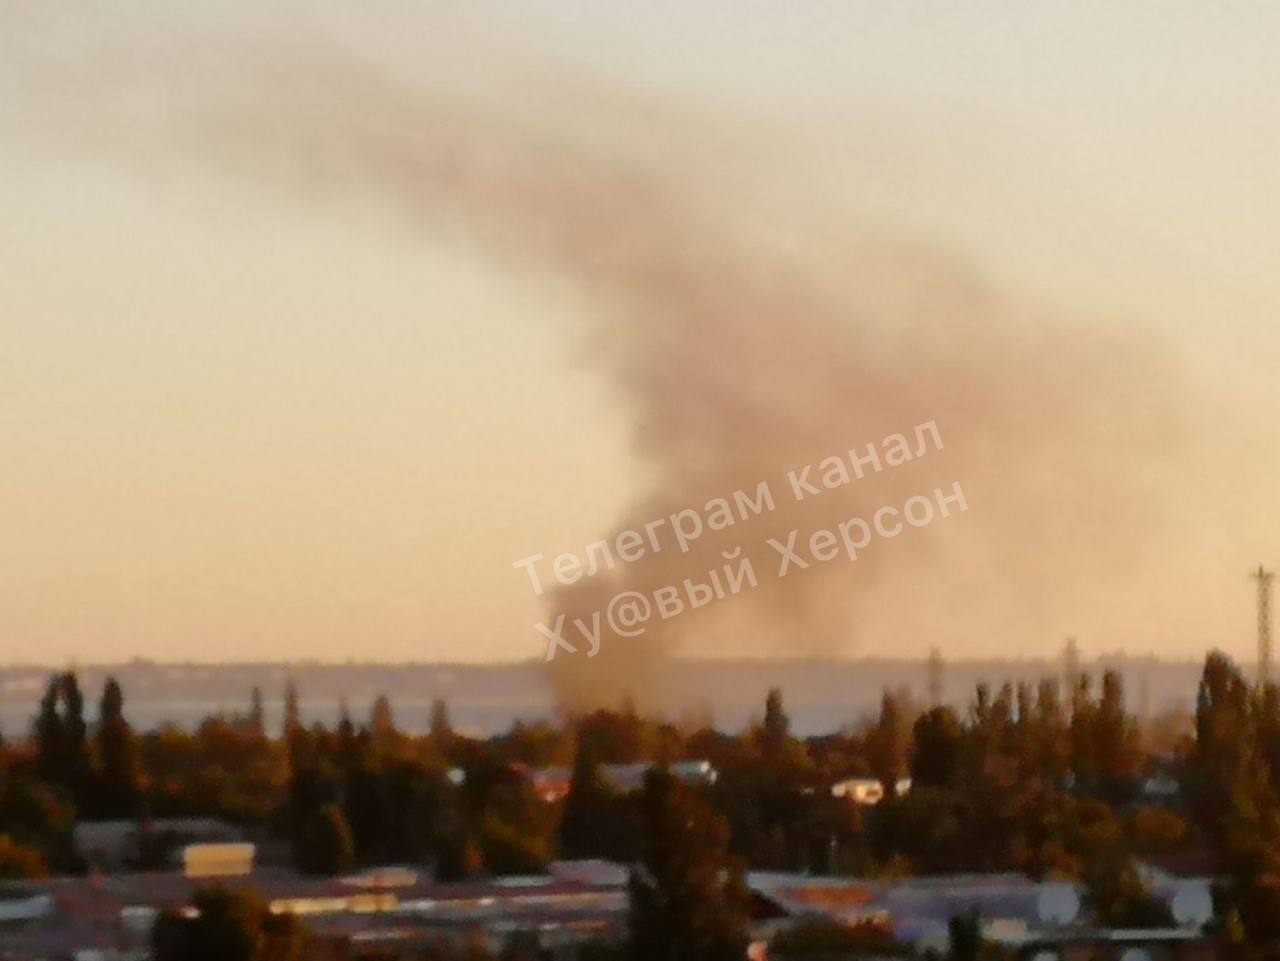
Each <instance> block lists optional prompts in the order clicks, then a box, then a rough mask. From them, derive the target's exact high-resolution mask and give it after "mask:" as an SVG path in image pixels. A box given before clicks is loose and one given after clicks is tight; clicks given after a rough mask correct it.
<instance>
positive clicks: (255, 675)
mask: <svg viewBox="0 0 1280 961" xmlns="http://www.w3.org/2000/svg"><path fill="white" fill-rule="evenodd" d="M1083 667H1084V669H1085V670H1088V671H1090V672H1092V673H1095V674H1100V673H1101V671H1102V670H1103V669H1105V668H1107V667H1114V668H1115V669H1117V670H1119V671H1120V672H1121V674H1122V675H1123V676H1124V678H1125V683H1126V689H1127V693H1128V703H1129V706H1130V709H1131V710H1133V711H1135V712H1141V711H1143V710H1144V708H1145V710H1146V711H1147V712H1148V713H1151V714H1158V713H1161V712H1163V711H1165V710H1168V709H1171V708H1178V709H1184V710H1185V709H1187V708H1189V707H1191V706H1193V705H1194V703H1195V693H1196V684H1197V682H1198V680H1199V674H1200V667H1201V665H1200V663H1198V662H1189V661H1187V662H1170V661H1157V660H1154V659H1136V658H1113V659H1110V660H1107V661H1105V662H1094V663H1085V664H1084V665H1083ZM1058 671H1059V668H1058V665H1056V664H1054V663H1050V662H1045V661H1029V660H1027V661H981V662H978V661H967V662H958V663H955V664H951V665H948V666H947V668H946V670H945V673H944V688H943V693H944V700H945V701H947V702H949V703H952V704H954V705H955V706H957V707H960V708H965V707H967V705H968V704H969V702H970V700H971V699H972V696H973V690H974V686H975V685H976V684H977V683H978V682H979V681H982V680H985V681H987V682H989V683H991V684H992V685H993V686H995V685H998V684H1000V683H1002V682H1003V681H1005V680H1011V681H1018V680H1025V681H1030V682H1035V681H1037V680H1039V679H1040V678H1042V677H1046V676H1057V674H1058ZM50 673H51V669H47V668H31V667H20V668H0V730H2V731H3V732H4V734H5V736H6V737H8V738H10V739H12V738H16V737H21V736H23V735H24V734H25V733H27V732H28V731H29V730H30V727H31V720H32V718H33V717H34V715H35V712H36V709H37V707H38V704H39V700H40V696H41V694H42V693H43V690H44V685H45V683H46V682H47V679H48V676H49V674H50ZM78 674H79V676H80V680H81V686H82V688H83V689H84V691H85V702H86V705H87V706H88V707H87V710H88V713H89V714H90V715H91V716H92V715H93V714H95V713H96V709H97V703H98V698H99V697H100V694H101V689H102V684H103V682H104V680H105V678H106V676H107V675H108V674H113V675H115V676H116V677H117V678H118V679H119V681H120V683H121V685H122V686H123V688H124V693H125V713H126V715H127V716H128V718H129V720H130V721H131V722H132V723H133V725H134V726H135V727H137V728H140V729H149V728H152V727H155V726H158V725H160V724H163V723H173V724H177V725H179V726H181V727H184V728H188V729H193V728H195V727H196V726H197V725H198V724H199V723H200V721H201V720H202V719H204V718H206V717H208V716H210V715H212V714H217V713H228V714H231V713H236V712H241V713H244V712H247V710H248V706H249V700H250V692H251V690H252V689H253V687H254V686H255V685H257V686H259V687H261V688H262V691H263V700H264V705H265V709H266V716H267V722H268V727H269V729H270V730H278V728H279V726H280V723H281V720H282V714H283V711H282V707H283V693H284V689H285V685H286V684H287V683H288V682H289V680H290V679H292V680H293V683H294V684H295V685H296V686H297V688H298V692H299V697H300V703H301V710H302V715H303V720H304V721H305V722H306V723H308V724H310V723H313V722H320V723H322V724H325V725H332V724H333V723H334V722H335V721H336V720H337V717H338V711H339V703H340V700H341V699H342V698H343V697H345V698H346V700H347V703H348V705H349V707H350V710H351V713H352V716H353V718H355V719H356V720H357V721H360V720H362V719H363V718H365V717H367V715H368V711H369V708H370V705H371V704H372V703H373V701H374V699H375V698H376V697H377V696H378V695H379V694H381V693H385V694H386V695H387V696H388V697H389V698H390V699H391V703H392V706H393V709H394V712H395V718H396V723H397V724H398V725H399V726H400V727H401V728H402V729H403V730H406V731H409V732H411V733H420V732H423V731H425V730H426V728H427V726H428V723H429V720H430V714H431V706H432V704H433V702H434V701H435V700H436V699H437V698H443V699H444V700H445V701H446V702H447V703H448V705H449V711H450V715H451V717H452V719H453V723H454V726H455V727H457V728H459V729H461V730H465V731H468V732H471V733H475V734H481V735H487V734H493V733H496V732H499V731H503V730H506V729H508V728H509V727H510V726H511V725H512V724H513V723H514V722H515V721H516V720H524V721H530V722H532V721H539V720H547V719H551V718H554V717H555V716H556V709H555V704H554V703H553V701H552V697H551V693H550V690H549V689H548V687H547V685H546V684H545V683H544V678H543V674H542V666H541V664H538V663H533V662H529V663H522V664H504V665H495V666H479V665H440V664H409V665H403V664H397V665H389V664H324V665H322V664H299V665H285V664H229V665H177V664H153V663H149V662H134V663H129V664H124V665H117V666H112V667H111V668H109V669H108V668H105V667H102V666H98V665H88V666H82V667H80V668H78ZM661 676H662V685H661V691H662V694H661V698H660V705H661V710H662V711H663V712H664V713H665V714H666V715H667V716H668V717H670V718H672V719H673V720H681V719H688V718H694V717H696V718H704V717H708V716H709V717H711V718H712V719H713V720H714V722H715V724H716V726H717V727H719V728H721V729H722V730H728V731H736V730H740V729H741V728H742V727H743V726H745V725H746V724H747V723H748V722H749V721H750V720H751V719H752V718H753V717H758V716H759V715H760V714H761V713H762V711H763V705H764V698H765V694H766V693H767V691H768V690H769V688H771V687H780V688H781V689H782V691H783V699H784V702H785V704H786V708H787V711H788V713H789V714H790V715H791V718H792V725H793V728H794V730H795V731H796V733H798V734H801V735H813V734H824V733H829V732H832V731H837V730H839V729H840V728H842V727H844V726H847V725H850V724H853V723H856V722H857V721H859V720H861V719H862V718H864V717H866V716H868V715H869V714H872V713H873V712H874V711H875V710H876V709H877V707H878V704H879V700H880V695H881V692H882V691H884V690H885V689H886V688H890V689H894V690H899V689H904V688H905V689H907V690H908V691H909V692H910V693H911V694H912V695H913V696H915V697H916V698H918V699H921V700H923V698H924V691H925V690H926V668H925V665H924V663H923V662H920V661H891V660H879V659H876V660H871V659H867V660H857V661H778V662H770V661H673V662H671V663H669V664H668V665H667V666H666V667H665V668H664V670H663V672H662V675H661Z"/></svg>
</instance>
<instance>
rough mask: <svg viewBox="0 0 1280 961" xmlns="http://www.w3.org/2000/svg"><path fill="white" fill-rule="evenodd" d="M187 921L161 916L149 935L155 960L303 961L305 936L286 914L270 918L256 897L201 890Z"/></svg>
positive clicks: (176, 916) (239, 892)
mask: <svg viewBox="0 0 1280 961" xmlns="http://www.w3.org/2000/svg"><path fill="white" fill-rule="evenodd" d="M191 906H192V907H193V908H195V909H196V911H195V914H194V916H193V917H185V916H184V915H183V914H182V913H180V912H178V911H166V912H164V913H163V914H161V915H160V916H159V917H158V918H157V919H156V923H155V926H154V927H153V929H152V932H151V943H152V952H153V957H154V959H155V961H303V959H305V958H306V957H307V955H308V946H307V941H308V938H307V932H306V929H305V928H303V927H302V925H301V924H300V923H299V922H298V920H297V919H296V918H294V917H293V916H292V915H289V914H273V913H271V911H270V910H268V908H267V905H266V903H265V902H264V901H263V900H262V899H261V898H260V897H259V896H258V895H256V894H253V893H252V892H249V891H245V890H237V891H229V890H227V889H226V888H222V887H213V888H205V889H202V890H200V891H197V892H196V894H195V895H194V897H193V898H192V905H191Z"/></svg>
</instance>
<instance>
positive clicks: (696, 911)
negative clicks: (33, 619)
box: [0, 653, 1280, 958]
mask: <svg viewBox="0 0 1280 961" xmlns="http://www.w3.org/2000/svg"><path fill="white" fill-rule="evenodd" d="M1067 687H1068V691H1067V693H1066V696H1063V695H1062V694H1061V686H1060V684H1059V683H1058V682H1057V681H1056V680H1047V681H1045V682H1043V683H1041V684H1039V685H1038V686H1028V685H1018V686H1011V685H1007V684H1006V685H1004V686H1003V687H1000V688H998V689H995V690H992V689H990V688H988V687H987V686H985V685H980V686H979V687H978V688H977V689H976V691H975V692H974V696H973V699H972V701H971V703H970V704H969V706H968V708H967V709H966V710H965V711H963V712H959V711H956V710H955V709H953V708H951V707H946V706H935V707H931V708H929V709H921V708H920V707H918V706H917V705H915V704H914V703H913V702H912V700H911V698H910V697H909V696H908V695H907V694H905V693H903V692H886V693H885V695H884V697H883V699H882V702H881V706H880V710H879V713H878V715H877V716H875V717H872V718H869V719H867V720H866V721H865V722H863V723H862V724H860V725H857V726H851V727H850V728H849V729H846V730H844V731H841V732H838V733H835V734H831V735H826V736H822V737H811V738H799V737H797V736H796V735H795V734H794V733H793V732H792V730H791V726H790V723H789V720H788V717H787V713H786V710H785V707H784V704H783V701H782V696H781V693H780V692H778V691H772V692H770V693H769V696H768V698H767V700H766V702H765V704H764V710H763V714H762V716H761V718H760V720H759V721H757V722H755V723H753V724H751V725H749V727H748V728H747V729H746V730H745V731H743V732H741V733H738V734H727V733H724V732H720V731H716V730H715V729H713V728H712V727H710V726H709V725H708V726H702V727H699V728H694V729H691V728H688V727H680V726H678V725H674V724H670V723H665V722H661V721H656V720H653V719H649V718H645V717H642V716H640V715H639V714H638V713H637V712H636V710H635V709H634V708H633V707H629V706H625V705H624V706H623V707H622V708H621V709H620V710H616V711H605V710H602V711H597V712H594V713H591V714H587V715H584V716H579V717H577V718H574V719H572V721H571V722H569V723H566V724H563V725H552V724H547V723H538V724H523V723H517V724H516V725H515V726H514V727H513V728H512V729H511V730H509V731H507V732H506V733H504V734H501V735H498V736H495V737H491V738H488V739H477V738H471V737H467V736H465V735H463V734H461V733H459V732H457V731H455V730H454V729H453V727H452V726H451V724H450V723H449V716H448V711H447V709H446V707H445V705H444V704H437V705H436V706H435V708H434V710H433V716H432V723H431V727H430V730H429V732H428V733H426V734H424V735H420V736H411V735H409V734H407V733H405V732H403V731H401V730H399V729H398V727H397V725H396V723H395V717H394V714H393V710H392V706H391V704H390V703H389V702H388V701H387V700H386V699H385V698H380V699H379V700H378V701H377V702H376V703H375V705H374V707H373V709H372V711H371V712H370V715H369V717H368V718H367V719H366V720H365V722H364V723H363V724H357V723H356V722H355V721H353V719H352V718H351V717H350V714H349V712H348V711H347V710H346V709H345V707H344V708H343V709H342V711H341V714H340V717H339V718H338V720H337V723H336V724H335V725H334V726H333V727H331V728H330V727H326V726H323V725H312V726H310V727H307V726H305V725H304V724H303V723H302V721H301V719H300V714H299V710H298V693H297V691H296V690H294V689H293V688H292V687H290V688H289V690H288V691H287V692H286V696H285V723H284V729H283V731H282V733H281V735H280V736H279V737H272V736H270V735H269V734H268V733H267V732H266V731H265V730H264V727H263V710H262V696H261V693H260V692H257V691H255V692H254V695H253V698H252V702H251V706H250V708H249V711H248V713H247V714H244V715H237V716H232V717H221V716H220V717H213V718H209V719H208V720H206V721H205V722H204V723H203V724H202V725H201V726H200V727H199V728H198V730H196V731H194V732H185V731H182V730H179V729H177V728H173V727H162V728H160V729H158V730H154V731H150V732H146V733H143V734H138V733H136V732H135V731H134V730H133V729H132V728H131V727H130V725H129V724H128V722H127V720H126V719H125V712H124V697H123V693H122V692H121V690H120V687H119V685H118V684H116V683H115V682H114V681H113V680H108V681H107V683H106V686H105V687H104V689H103V691H102V695H101V699H100V702H99V709H98V713H97V716H96V719H95V720H94V722H93V723H90V722H89V721H88V720H87V719H86V717H85V709H84V698H83V696H82V694H81V692H80V688H79V684H78V681H77V678H76V676H75V675H74V674H71V673H64V674H58V675H56V676H55V677H53V678H52V679H51V681H50V684H49V687H48V690H47V692H46V694H45V696H44V698H43V700H42V702H41V706H40V711H39V714H38V716H37V717H36V719H35V723H34V725H33V733H32V737H31V738H30V739H29V740H27V741H23V742H20V743H16V744H13V745H8V744H2V743H0V874H7V875H21V876H30V875H36V874H40V873H44V872H46V871H49V870H59V871H68V870H78V869H81V868H83V867H84V865H83V864H80V863H79V862H78V860H77V855H76V852H75V851H74V850H73V847H72V845H71V843H70V829H71V826H72V824H73V822H74V819H75V818H76V817H78V816H79V817H90V818H99V817H123V818H139V819H142V818H145V817H147V816H152V815H154V816H161V815H178V814H188V815H190V814H201V815H212V816H218V817H222V818H226V819H229V820H232V821H235V822H237V823H240V824H243V825H247V826H250V827H252V828H254V829H256V830H258V831H261V832H264V833H266V834H270V835H274V836H276V837H278V838H280V839H283V840H287V841H288V842H289V844H290V846H291V850H292V852H293V858H294V861H295V863H296V865H297V866H298V867H299V868H301V869H303V870H305V871H310V872H314V873H317V874H332V873H337V872H341V871H345V870H348V869H351V868H354V867H357V866H360V865H375V864H383V863H388V862H397V863H404V862H413V863H418V864H422V865H429V866H431V867H432V868H434V870H435V871H436V872H437V874H438V876H440V877H442V878H446V879H448V878H466V877H473V876H477V875H481V874H485V873H526V872H532V871H537V870H539V869H541V868H542V867H544V866H545V864H546V863H547V862H548V861H549V860H550V859H552V858H554V857H605V858H611V859H615V860H619V861H623V862H625V863H628V864H632V865H635V866H636V869H635V871H634V876H633V880H632V894H633V898H632V901H633V909H634V911H635V913H636V914H637V915H638V917H637V924H636V925H635V926H634V927H635V930H636V931H637V932H639V934H638V935H637V937H638V938H639V939H640V940H641V941H643V944H642V945H640V946H639V948H638V950H639V949H640V948H642V949H643V951H646V952H648V956H653V955H655V954H662V955H665V956H669V957H676V958H678V957H685V956H688V957H699V958H702V957H718V956H720V955H721V952H724V956H725V957H729V956H730V955H733V956H738V955H736V954H734V952H737V951H739V949H740V948H741V943H740V942H741V939H742V937H743V932H744V931H745V917H746V896H745V893H744V889H743V887H742V884H741V872H742V870H743V869H744V868H745V867H748V866H750V867H753V868H764V869H790V870H807V871H814V872H843V873H853V874H859V875H893V874H905V873H924V872H942V871H985V870H1019V871H1023V872H1025V873H1027V874H1029V875H1031V876H1033V877H1037V878H1064V879H1072V880H1077V881H1081V882H1083V883H1084V884H1085V886H1086V890H1087V892H1088V897H1089V902H1090V907H1091V909H1092V910H1093V912H1094V914H1095V915H1096V917H1097V918H1098V919H1099V920H1100V921H1101V922H1102V923H1104V924H1108V925H1113V926H1134V925H1158V924H1164V923H1168V921H1169V918H1168V916H1167V913H1166V912H1165V909H1164V908H1163V906H1162V905H1161V904H1160V902H1158V901H1157V900H1156V899H1154V898H1152V897H1151V896H1150V894H1149V892H1148V891H1147V889H1146V887H1145V885H1144V879H1143V873H1142V871H1141V870H1140V862H1141V861H1144V860H1155V861H1157V862H1159V861H1161V860H1162V859H1166V860H1167V859H1174V858H1183V859H1184V860H1185V859H1186V858H1188V857H1195V858H1199V861H1200V864H1201V865H1203V869H1204V870H1213V871H1216V872H1217V873H1219V874H1220V876H1221V877H1223V878H1224V879H1225V883H1224V884H1223V885H1222V888H1221V891H1220V892H1219V896H1220V900H1221V909H1222V910H1221V912H1220V917H1221V918H1222V919H1223V937H1224V939H1225V940H1226V941H1227V942H1228V943H1230V944H1232V945H1235V946H1236V948H1237V949H1238V951H1240V952H1247V951H1248V950H1249V946H1250V945H1257V944H1263V943H1280V920H1277V919H1280V885H1276V884H1275V878H1277V877H1280V695H1278V694H1277V691H1276V689H1275V688H1274V687H1267V688H1265V689H1262V690H1259V689H1257V688H1256V687H1254V686H1252V685H1250V684H1249V683H1247V682H1246V681H1245V679H1244V678H1243V677H1242V675H1241V674H1240V672H1239V670H1238V669H1237V668H1236V667H1235V666H1234V665H1233V664H1231V662H1230V661H1229V660H1228V659H1227V658H1225V657H1224V656H1223V655H1221V654H1216V653H1215V654H1212V655H1210V656H1209V657H1208V659H1207V660H1206V663H1205V669H1204V674H1203V678H1202V681H1201V684H1200V690H1199V696H1198V702H1197V708H1196V713H1195V717H1194V719H1188V725H1187V730H1186V731H1185V732H1184V733H1183V735H1182V738H1181V740H1180V742H1179V743H1178V745H1177V750H1176V751H1174V752H1172V753H1170V754H1163V753H1162V754H1161V755H1160V756H1157V755H1156V754H1155V752H1154V751H1153V750H1152V748H1151V746H1150V745H1149V744H1144V738H1143V735H1142V732H1141V731H1140V729H1139V726H1138V724H1137V723H1136V721H1135V719H1134V717H1133V716H1132V715H1131V714H1130V713H1129V712H1128V711H1127V709H1126V705H1125V693H1124V688H1123V684H1122V681H1121V679H1120V677H1119V675H1117V674H1114V673H1106V674H1104V675H1103V676H1102V678H1101V679H1100V684H1098V685H1097V687H1096V689H1095V687H1094V685H1093V684H1092V682H1091V680H1090V678H1089V677H1087V676H1081V677H1080V678H1078V679H1076V680H1075V682H1074V683H1073V684H1070V685H1067ZM695 758H696V759H706V760H709V761H710V762H711V763H712V764H713V765H714V766H715V767H716V768H717V769H718V771H719V778H718V779H717V780H716V781H715V782H714V783H713V784H710V785H704V786H700V787H691V786H688V785H686V784H684V783H682V782H681V781H680V780H679V779H677V778H675V777H673V776H672V775H670V774H669V773H665V765H666V764H667V763H669V762H674V761H678V760H684V759H695ZM631 762H646V763H649V764H652V765H655V767H654V769H653V770H652V771H651V773H650V776H649V778H648V780H647V782H646V786H645V789H644V790H643V791H639V792H635V793H632V794H627V793H623V792H620V791H619V790H617V789H616V787H615V786H614V785H613V784H612V783H611V782H610V781H609V780H608V778H607V777H606V776H605V773H604V765H606V764H612V763H631ZM543 766H564V767H570V768H571V770H572V780H571V786H570V789H569V792H568V795H567V797H566V798H565V799H564V800H563V801H561V802H555V803H550V802H547V801H545V800H543V799H541V798H539V797H538V796H537V795H536V794H535V791H534V785H533V783H532V781H531V779H530V777H529V776H528V774H529V771H530V769H532V768H537V767H543ZM1161 768H1163V769H1165V770H1166V771H1168V772H1170V773H1172V774H1174V775H1176V776H1177V778H1178V779H1179V781H1180V783H1181V786H1182V791H1181V795H1180V798H1179V799H1177V800H1175V801H1173V802H1170V803H1162V804H1160V805H1151V804H1146V803H1144V801H1143V795H1142V791H1141V787H1142V784H1143V783H1144V781H1145V780H1146V779H1147V778H1149V777H1150V776H1151V775H1152V774H1153V773H1155V772H1156V771H1157V770H1159V769H1161ZM849 777H871V778H876V779H879V780H880V781H881V782H882V783H883V784H884V786H885V799H884V800H883V801H882V802H881V803H879V804H878V805H875V806H874V807H870V808H864V807H859V806H858V805H855V804H852V803H850V802H849V801H848V800H846V799H844V798H840V797H836V796H833V793H832V790H831V788H832V786H833V785H835V784H837V783H838V782H840V781H841V780H843V779H845V778H849ZM904 777H909V778H910V779H911V781H912V789H911V790H910V791H909V792H905V793H899V792H898V791H896V790H895V788H896V785H897V784H898V782H899V780H900V779H902V778H904ZM673 891H679V892H681V894H680V897H678V898H676V897H673V896H672V895H671V892H673ZM681 904H683V905H687V907H683V908H682V907H678V905H681ZM229 910H230V909H229ZM235 910H236V911H242V912H243V911H250V909H249V908H246V907H244V906H243V905H241V906H240V907H237V908H235ZM250 913H252V912H251V911H250ZM167 924H168V925H169V928H171V929H172V930H171V931H170V932H169V934H167V935H166V937H170V936H171V939H172V940H173V943H181V938H182V937H185V936H186V935H183V934H182V933H181V932H182V931H185V930H187V929H186V928H184V927H183V926H182V925H181V924H179V923H178V921H177V920H171V921H170V922H167ZM846 934H847V933H846ZM862 934H863V935H867V932H862ZM281 936H284V935H281ZM825 936H826V935H825V934H823V935H821V936H819V935H813V937H818V939H819V940H821V937H825ZM839 936H840V937H844V936H845V935H843V934H842V935H839ZM264 937H266V935H264ZM271 937H275V935H271ZM802 940H803V939H802ZM273 950H274V949H273ZM281 950H283V949H281ZM281 956H285V955H281ZM1242 956H1244V955H1243V954H1242Z"/></svg>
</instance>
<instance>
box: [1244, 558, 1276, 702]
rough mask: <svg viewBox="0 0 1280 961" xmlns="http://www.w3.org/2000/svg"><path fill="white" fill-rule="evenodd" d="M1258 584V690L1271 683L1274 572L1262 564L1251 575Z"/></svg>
mask: <svg viewBox="0 0 1280 961" xmlns="http://www.w3.org/2000/svg"><path fill="white" fill-rule="evenodd" d="M1249 576H1250V577H1252V578H1253V579H1254V580H1255V581H1257V582H1258V688H1259V689H1264V688H1265V687H1266V686H1267V685H1268V684H1270V683H1271V580H1272V578H1274V577H1275V574H1274V573H1273V572H1272V571H1269V570H1267V569H1266V568H1264V567H1263V566H1262V565H1261V564H1259V565H1258V569H1257V570H1256V571H1254V572H1253V573H1252V574H1250V575H1249Z"/></svg>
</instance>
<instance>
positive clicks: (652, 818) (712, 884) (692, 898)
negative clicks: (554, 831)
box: [630, 768, 748, 961]
mask: <svg viewBox="0 0 1280 961" xmlns="http://www.w3.org/2000/svg"><path fill="white" fill-rule="evenodd" d="M640 806H641V812H642V818H643V825H644V832H643V841H642V844H643V854H642V856H641V858H640V861H639V863H638V864H637V865H636V866H635V868H634V869H633V871H632V874H631V881H630V892H631V918H630V930H631V955H632V957H633V958H634V959H635V961H655V959H663V961H739V959H741V958H742V956H743V952H744V951H745V949H746V943H747V924H748V897H747V892H746V888H745V886H744V884H743V882H742V874H741V869H740V867H739V865H738V864H737V862H736V861H735V860H734V859H732V858H731V857H730V855H729V829H728V826H727V824H726V823H725V821H724V819H723V818H721V817H720V816H719V815H716V814H714V813H713V812H712V811H711V809H710V808H709V807H708V806H707V805H706V804H705V802H703V801H702V800H701V799H700V798H699V797H697V796H696V795H695V794H694V793H693V792H692V791H690V790H689V789H688V788H686V787H685V786H684V785H683V784H682V783H681V782H680V781H679V780H678V779H677V778H675V777H674V776H672V775H671V773H670V772H668V771H665V770H663V769H660V768H654V769H652V770H650V771H649V773H648V774H647V775H646V776H645V786H644V792H643V794H642V796H641V799H640Z"/></svg>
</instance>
